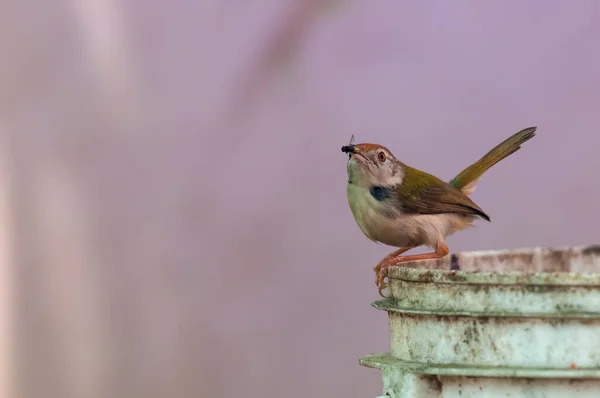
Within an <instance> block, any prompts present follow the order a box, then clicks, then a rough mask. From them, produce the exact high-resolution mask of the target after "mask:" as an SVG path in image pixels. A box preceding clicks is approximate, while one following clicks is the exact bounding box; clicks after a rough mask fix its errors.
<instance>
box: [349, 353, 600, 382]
mask: <svg viewBox="0 0 600 398" xmlns="http://www.w3.org/2000/svg"><path fill="white" fill-rule="evenodd" d="M359 364H360V365H362V366H365V367H368V368H374V369H381V370H385V369H389V368H401V369H403V370H405V371H409V372H411V373H417V374H425V375H437V376H470V377H522V378H552V379H559V378H563V379H600V368H579V369H577V368H574V369H571V368H566V369H551V368H521V367H496V366H465V365H445V364H432V363H417V362H406V361H401V360H399V359H395V358H392V357H391V356H390V354H389V353H379V354H370V355H366V356H364V357H362V358H361V359H360V360H359Z"/></svg>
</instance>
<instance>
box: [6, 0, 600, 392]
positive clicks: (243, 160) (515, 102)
mask: <svg viewBox="0 0 600 398" xmlns="http://www.w3.org/2000/svg"><path fill="white" fill-rule="evenodd" d="M0 22H1V23H0V33H1V34H0V46H1V48H2V50H3V51H2V54H3V56H2V60H1V61H0V93H1V94H0V99H1V101H2V102H1V103H0V133H1V134H2V141H1V143H2V151H0V157H1V158H2V159H1V160H2V163H1V164H2V165H3V167H2V170H0V179H1V182H2V192H1V196H0V205H1V206H0V216H1V222H2V225H1V226H2V228H0V241H1V242H0V244H1V247H2V248H6V250H5V251H3V254H2V256H0V266H1V268H0V282H2V284H1V285H0V286H3V287H4V288H3V289H1V290H0V299H1V301H2V303H3V304H2V305H3V306H2V307H1V308H2V312H1V314H0V317H1V318H0V319H1V320H2V323H1V325H2V329H0V331H1V333H0V342H1V343H2V345H0V347H2V350H3V351H2V353H1V355H2V358H3V362H2V364H3V365H2V366H3V369H4V371H2V374H3V376H2V379H0V388H2V389H3V390H0V395H1V396H8V397H10V396H15V397H17V396H18V397H45V398H47V397H61V398H66V397H85V398H87V397H93V398H96V397H211V396H228V397H231V396H243V397H248V398H254V397H256V398H258V397H268V396H286V397H291V398H295V397H298V398H300V397H326V396H345V397H346V396H347V397H365V396H366V397H369V396H375V395H377V394H379V393H380V391H381V382H380V374H379V372H378V371H376V370H371V369H366V368H362V367H360V366H359V365H358V358H359V357H361V356H362V355H364V354H367V353H369V352H376V351H386V350H388V348H389V344H388V325H387V316H386V314H385V313H383V312H380V311H377V310H375V309H373V308H371V307H370V303H371V301H373V300H376V299H377V298H378V295H377V289H376V287H375V284H374V273H373V271H372V268H373V266H375V264H376V263H377V262H378V260H379V259H380V258H381V257H383V256H384V255H385V254H387V253H389V252H390V251H391V250H393V248H390V247H386V246H383V245H376V244H374V243H372V242H370V241H369V240H368V239H367V238H366V237H364V236H363V235H362V233H361V232H360V230H359V229H358V227H357V226H356V224H355V222H354V220H353V218H352V215H351V213H350V210H349V207H348V204H347V199H346V180H347V177H346V168H345V167H346V166H345V163H346V156H345V155H344V154H342V153H341V152H340V147H341V146H342V145H345V144H346V143H347V142H348V140H349V138H350V135H351V134H355V136H356V139H357V141H358V142H376V143H381V144H384V145H386V146H388V147H389V148H390V149H391V150H392V151H393V152H394V153H395V154H396V156H397V157H399V158H400V159H401V160H402V161H404V162H405V163H407V164H409V165H411V166H414V167H417V168H420V169H422V170H425V171H428V172H430V173H433V174H435V175H437V176H439V177H440V178H443V179H446V180H448V179H450V178H452V177H453V176H454V175H455V174H456V173H458V172H459V171H460V170H462V168H464V167H466V166H467V165H469V164H470V163H472V162H473V161H475V160H477V159H478V158H479V157H480V156H482V155H483V154H484V153H485V152H487V151H488V150H489V149H491V148H492V147H493V146H495V145H496V144H498V143H499V142H500V141H502V140H503V139H505V138H506V137H508V136H509V135H511V134H513V133H515V132H516V131H518V130H520V129H521V128H524V127H528V126H531V125H536V126H538V135H537V136H536V137H535V138H534V139H533V140H531V141H530V142H528V143H527V144H525V146H524V147H523V148H522V149H521V151H519V152H518V153H516V154H515V155H513V156H511V157H510V158H508V159H506V160H504V161H503V162H501V163H500V164H498V165H497V166H495V167H494V168H493V169H492V170H491V171H490V172H488V173H487V174H486V176H485V177H484V178H483V179H482V181H481V182H480V184H479V185H478V189H477V190H476V191H475V193H474V194H473V199H474V200H475V201H476V203H477V204H479V205H480V206H481V207H482V208H483V209H484V210H485V211H486V212H487V213H488V214H489V215H490V216H491V218H492V223H491V224H489V223H485V222H479V223H478V224H477V225H478V226H477V228H475V229H471V230H467V231H464V232H461V233H459V234H457V235H455V236H452V237H451V238H449V240H448V244H449V246H450V250H451V251H465V250H480V249H502V248H518V247H530V246H538V245H541V246H553V245H579V244H590V243H599V242H598V230H599V228H600V217H599V216H598V203H599V202H600V184H599V183H598V176H597V174H598V171H599V170H600V159H599V157H598V146H599V145H600V134H599V133H598V129H599V128H600V73H599V71H600V51H599V44H598V38H599V37H600V3H598V2H595V1H592V0H587V1H586V0H580V1H577V2H567V1H558V0H554V1H548V0H535V1H533V0H532V1H527V2H523V1H516V0H510V1H503V2H499V1H497V2H486V3H483V2H480V1H474V0H473V1H462V0H461V1H458V0H457V1H453V2H442V1H437V2H422V1H409V2H391V1H390V2H366V1H363V2H359V1H347V2H342V1H333V0H331V1H281V0H278V1H274V0H273V1H246V2H242V1H235V2H233V1H217V0H204V1H193V0H175V1H170V2H165V1H162V2H161V1H154V0H150V1H144V2H142V1H133V0H129V1H126V0H125V1H120V2H119V1H100V0H88V1H86V2H76V1H53V2H42V3H39V2H38V3H36V4H34V3H31V2H11V3H5V4H3V5H2V6H0ZM421 251H422V250H421ZM417 252H418V251H417ZM8 303H11V305H8ZM2 391H4V392H2ZM9 394H10V395H9Z"/></svg>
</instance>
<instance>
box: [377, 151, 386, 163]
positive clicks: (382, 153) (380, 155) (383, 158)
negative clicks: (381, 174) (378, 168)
mask: <svg viewBox="0 0 600 398" xmlns="http://www.w3.org/2000/svg"><path fill="white" fill-rule="evenodd" d="M377 159H379V161H380V162H382V163H383V162H385V152H383V151H381V152H379V153H378V154H377Z"/></svg>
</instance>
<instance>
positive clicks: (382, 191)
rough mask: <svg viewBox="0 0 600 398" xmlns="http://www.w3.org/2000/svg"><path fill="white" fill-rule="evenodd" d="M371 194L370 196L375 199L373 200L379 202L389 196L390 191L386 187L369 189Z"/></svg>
mask: <svg viewBox="0 0 600 398" xmlns="http://www.w3.org/2000/svg"><path fill="white" fill-rule="evenodd" d="M369 192H371V196H372V197H374V198H375V200H377V201H379V202H381V201H383V200H385V199H387V198H389V197H390V196H391V189H390V188H386V187H377V186H375V187H371V189H370V190H369Z"/></svg>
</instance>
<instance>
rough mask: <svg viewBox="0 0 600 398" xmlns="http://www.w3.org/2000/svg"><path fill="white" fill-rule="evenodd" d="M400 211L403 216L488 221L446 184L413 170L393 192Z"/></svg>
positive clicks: (480, 211)
mask: <svg viewBox="0 0 600 398" xmlns="http://www.w3.org/2000/svg"><path fill="white" fill-rule="evenodd" d="M396 194H397V199H398V201H399V202H400V203H399V205H400V208H401V211H402V212H403V213H405V214H441V213H455V214H464V215H476V216H479V217H481V218H483V219H485V220H487V221H490V217H489V216H488V215H487V214H485V212H484V211H483V210H482V209H481V208H480V207H479V206H477V205H476V204H475V203H474V202H473V201H472V200H471V199H469V197H468V196H466V195H465V194H463V193H462V192H460V191H459V190H458V189H456V188H454V187H453V186H451V185H450V184H448V183H447V182H444V181H442V180H440V179H439V178H437V177H434V176H432V175H430V174H427V173H425V172H422V171H420V170H417V169H412V170H411V172H409V173H406V174H405V177H404V180H403V181H402V184H401V185H400V186H399V187H398V188H397V190H396Z"/></svg>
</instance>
